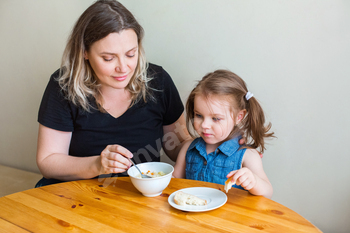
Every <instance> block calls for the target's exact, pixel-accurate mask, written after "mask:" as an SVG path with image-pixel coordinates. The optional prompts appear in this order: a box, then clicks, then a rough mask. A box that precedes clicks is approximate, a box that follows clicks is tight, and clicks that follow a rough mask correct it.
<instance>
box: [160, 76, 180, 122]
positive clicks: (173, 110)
mask: <svg viewBox="0 0 350 233" xmlns="http://www.w3.org/2000/svg"><path fill="white" fill-rule="evenodd" d="M162 77H163V80H164V83H163V84H164V86H163V90H164V92H163V95H164V104H165V106H164V107H165V114H164V121H163V125H170V124H173V123H174V122H176V121H177V120H178V119H179V118H180V116H181V114H182V113H183V112H184V105H183V103H182V100H181V98H180V95H179V92H178V90H177V88H176V86H175V84H174V82H173V80H172V79H171V77H170V75H169V74H168V73H167V72H166V71H165V70H164V69H162Z"/></svg>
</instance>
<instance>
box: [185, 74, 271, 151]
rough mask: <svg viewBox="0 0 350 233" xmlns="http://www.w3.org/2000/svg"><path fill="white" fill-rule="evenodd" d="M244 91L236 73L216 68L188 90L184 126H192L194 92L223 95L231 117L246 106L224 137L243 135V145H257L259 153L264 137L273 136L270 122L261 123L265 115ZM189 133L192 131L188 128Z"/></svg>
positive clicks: (262, 146)
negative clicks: (190, 90)
mask: <svg viewBox="0 0 350 233" xmlns="http://www.w3.org/2000/svg"><path fill="white" fill-rule="evenodd" d="M247 92H248V89H247V86H246V84H245V82H244V81H243V80H242V79H241V78H240V77H239V76H238V75H236V74H234V73H233V72H231V71H228V70H216V71H215V72H212V73H209V74H207V75H206V76H204V77H203V79H202V80H201V81H199V82H198V84H197V86H196V87H195V88H194V89H193V90H192V92H191V94H190V95H189V97H188V100H187V103H186V113H187V115H186V122H187V128H188V129H190V128H192V129H193V119H194V99H195V96H196V95H203V96H204V97H206V98H208V97H210V96H214V97H215V96H218V97H226V100H227V101H228V102H229V103H230V107H231V112H232V113H233V117H234V118H235V117H236V115H237V113H238V112H239V111H241V110H244V109H245V110H246V111H247V113H246V116H245V117H244V118H243V120H242V121H241V122H240V123H239V124H238V125H236V126H235V127H234V128H233V129H232V131H231V133H230V135H229V136H228V138H227V140H228V139H230V138H232V137H233V136H236V135H241V136H243V137H245V140H246V145H245V146H244V147H248V148H254V149H258V151H259V152H260V153H263V152H264V150H265V149H266V148H265V142H264V140H265V138H270V137H274V133H273V132H269V131H270V129H271V123H269V124H268V125H267V126H265V115H264V111H263V109H262V108H261V106H260V104H259V102H258V101H257V99H256V98H254V97H251V98H250V99H249V100H247V99H246V94H247ZM189 132H190V134H191V136H192V137H195V135H194V134H193V133H192V132H191V130H189Z"/></svg>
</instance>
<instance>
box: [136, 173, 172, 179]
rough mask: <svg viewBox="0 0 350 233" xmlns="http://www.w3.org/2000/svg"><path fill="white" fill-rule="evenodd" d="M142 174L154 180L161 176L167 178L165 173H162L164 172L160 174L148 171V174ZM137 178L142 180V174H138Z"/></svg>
mask: <svg viewBox="0 0 350 233" xmlns="http://www.w3.org/2000/svg"><path fill="white" fill-rule="evenodd" d="M142 174H143V175H148V176H150V177H152V178H154V177H159V176H165V175H166V174H165V173H164V172H162V171H160V172H153V171H152V172H151V171H147V172H142ZM136 177H138V178H141V174H138V175H137V176H136Z"/></svg>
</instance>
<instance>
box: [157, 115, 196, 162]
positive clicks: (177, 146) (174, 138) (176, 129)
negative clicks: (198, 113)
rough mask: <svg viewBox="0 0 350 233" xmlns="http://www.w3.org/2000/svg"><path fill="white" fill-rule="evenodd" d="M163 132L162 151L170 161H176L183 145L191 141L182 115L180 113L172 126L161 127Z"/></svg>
mask: <svg viewBox="0 0 350 233" xmlns="http://www.w3.org/2000/svg"><path fill="white" fill-rule="evenodd" d="M163 131H164V136H163V149H164V151H165V153H166V154H167V155H168V157H169V158H170V159H171V160H172V161H176V158H177V155H178V154H179V152H180V150H181V148H182V147H183V145H184V143H185V142H186V141H188V140H191V136H190V135H189V133H188V131H187V128H186V123H185V117H184V114H183V113H182V115H181V116H180V117H179V119H178V120H177V121H176V122H174V123H173V124H171V125H165V126H163Z"/></svg>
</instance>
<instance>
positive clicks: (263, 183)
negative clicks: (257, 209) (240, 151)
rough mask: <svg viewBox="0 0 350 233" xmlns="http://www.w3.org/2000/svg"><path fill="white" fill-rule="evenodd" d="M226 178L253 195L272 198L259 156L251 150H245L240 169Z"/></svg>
mask: <svg viewBox="0 0 350 233" xmlns="http://www.w3.org/2000/svg"><path fill="white" fill-rule="evenodd" d="M227 177H232V181H233V182H235V183H236V184H237V185H241V186H242V187H243V188H244V189H246V190H248V191H249V192H250V193H251V194H253V195H261V196H265V197H267V198H271V197H272V193H273V188H272V185H271V183H270V181H269V179H268V178H267V175H266V174H265V171H264V168H263V164H262V160H261V157H260V154H259V153H258V152H257V151H256V150H253V149H247V150H246V152H245V153H244V157H243V162H242V168H241V169H239V170H236V171H232V172H230V173H229V174H228V175H227Z"/></svg>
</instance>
